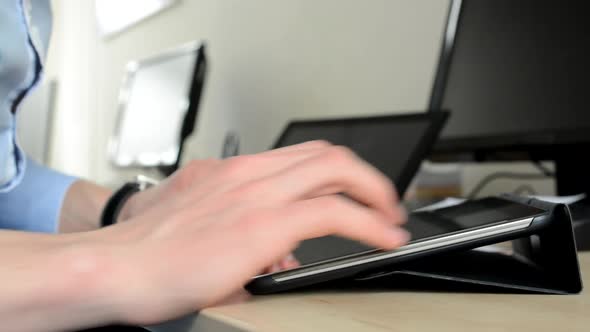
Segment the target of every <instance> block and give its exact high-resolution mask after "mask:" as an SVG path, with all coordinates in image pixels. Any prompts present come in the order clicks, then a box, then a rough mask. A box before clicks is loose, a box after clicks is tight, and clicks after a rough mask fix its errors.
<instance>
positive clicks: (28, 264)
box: [0, 231, 121, 331]
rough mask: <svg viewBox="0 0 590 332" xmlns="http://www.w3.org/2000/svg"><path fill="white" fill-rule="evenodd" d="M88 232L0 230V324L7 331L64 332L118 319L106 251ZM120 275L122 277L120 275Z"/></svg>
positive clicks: (110, 264) (111, 272)
mask: <svg viewBox="0 0 590 332" xmlns="http://www.w3.org/2000/svg"><path fill="white" fill-rule="evenodd" d="M90 237H91V235H90V234H69V235H42V234H30V233H21V232H9V231H0V276H1V279H2V282H1V283H0V294H1V298H2V300H1V301H0V321H1V322H2V326H3V328H2V329H3V330H4V329H5V330H7V331H63V330H70V329H80V328H84V327H88V326H93V325H95V324H99V323H100V324H108V323H110V322H112V321H114V320H116V318H115V317H116V315H114V312H115V309H116V308H115V306H114V305H113V303H109V301H113V299H115V298H116V294H115V293H116V290H115V288H114V287H113V286H112V285H109V284H108V282H109V280H111V279H110V278H109V276H112V274H113V272H114V271H113V266H114V265H113V264H112V262H111V259H110V257H109V256H108V252H109V251H108V250H104V249H103V248H99V247H98V245H95V244H94V243H96V241H93V240H92V239H90ZM120 277H121V276H120Z"/></svg>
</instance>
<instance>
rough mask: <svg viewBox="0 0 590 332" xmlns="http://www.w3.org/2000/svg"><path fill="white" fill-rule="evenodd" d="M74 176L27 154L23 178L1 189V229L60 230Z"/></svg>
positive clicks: (47, 231) (44, 231)
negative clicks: (40, 162)
mask: <svg viewBox="0 0 590 332" xmlns="http://www.w3.org/2000/svg"><path fill="white" fill-rule="evenodd" d="M75 180H76V178H74V177H71V176H67V175H64V174H61V173H58V172H55V171H53V170H50V169H48V168H45V167H43V166H41V165H39V164H37V163H36V162H35V161H33V160H32V159H30V158H27V159H26V168H25V172H24V176H23V178H22V181H21V182H20V183H19V184H18V185H17V186H16V187H15V188H14V189H13V190H11V191H9V192H5V193H0V229H11V230H19V231H29V232H38V233H57V231H58V226H59V225H58V224H59V217H60V211H61V207H62V204H63V200H64V197H65V195H66V192H67V190H68V189H69V187H70V185H71V184H72V183H73V182H74V181H75Z"/></svg>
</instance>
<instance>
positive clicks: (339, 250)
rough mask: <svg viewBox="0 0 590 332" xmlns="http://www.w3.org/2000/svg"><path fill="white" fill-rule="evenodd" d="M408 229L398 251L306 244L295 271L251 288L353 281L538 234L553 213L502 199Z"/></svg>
mask: <svg viewBox="0 0 590 332" xmlns="http://www.w3.org/2000/svg"><path fill="white" fill-rule="evenodd" d="M408 219H409V220H408V223H407V224H406V225H404V228H406V229H407V230H408V231H409V232H410V233H411V234H412V240H411V241H410V242H409V243H408V244H406V245H405V246H402V247H400V248H398V249H395V250H391V251H384V250H379V249H376V248H372V247H368V246H365V245H363V244H361V243H358V242H355V241H351V240H348V239H344V238H340V237H335V236H327V237H321V238H316V239H311V240H306V241H303V242H302V243H301V245H300V246H299V248H298V249H296V250H295V252H294V255H295V257H296V258H297V259H298V260H299V262H300V263H301V266H300V267H299V268H296V269H292V270H287V271H281V272H277V273H272V274H266V275H260V276H257V277H255V278H254V279H253V280H252V281H251V282H250V283H249V284H248V285H246V289H247V290H248V291H250V292H251V293H253V294H269V293H275V292H282V291H286V290H291V289H295V288H300V287H303V286H310V285H314V284H318V283H322V282H327V281H330V280H336V279H342V278H350V277H354V276H356V275H360V274H366V273H367V272H369V271H372V270H375V269H379V268H384V267H386V266H387V267H391V266H392V265H394V264H397V263H401V262H405V261H409V260H412V259H416V258H419V257H422V256H425V255H432V254H437V253H443V252H449V251H451V250H456V249H472V248H477V247H481V246H485V245H490V244H494V243H498V242H502V241H506V240H510V239H514V238H517V237H520V236H522V235H523V234H527V233H530V234H532V233H534V232H536V231H538V230H539V229H541V228H543V227H545V226H546V225H547V224H548V223H549V220H550V216H549V213H548V212H547V211H545V210H542V209H538V208H536V207H532V206H528V205H524V204H521V203H517V202H513V201H511V200H507V199H504V198H500V197H487V198H483V199H479V200H473V201H467V202H465V203H462V204H459V205H456V206H452V207H447V208H443V209H438V210H434V211H422V212H414V213H411V214H410V215H409V218H408Z"/></svg>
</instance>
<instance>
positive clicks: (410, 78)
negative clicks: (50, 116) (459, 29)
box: [49, 0, 448, 182]
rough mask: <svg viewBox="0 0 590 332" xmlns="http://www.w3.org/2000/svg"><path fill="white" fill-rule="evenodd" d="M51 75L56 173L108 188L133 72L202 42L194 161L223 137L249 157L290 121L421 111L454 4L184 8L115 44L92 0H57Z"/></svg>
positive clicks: (349, 1) (374, 1) (211, 152)
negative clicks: (114, 140) (236, 137)
mask: <svg viewBox="0 0 590 332" xmlns="http://www.w3.org/2000/svg"><path fill="white" fill-rule="evenodd" d="M53 3H54V10H55V16H56V17H55V19H56V29H55V31H54V38H53V45H52V48H51V51H50V52H51V55H50V67H51V68H50V70H49V71H50V75H55V76H57V77H58V79H59V81H60V83H61V86H60V91H59V97H58V116H57V131H58V132H59V134H58V135H57V136H56V137H55V138H54V142H53V143H54V152H53V157H52V159H51V160H52V165H53V166H54V167H56V168H59V169H62V170H66V171H68V172H71V173H75V174H79V175H82V176H87V177H90V178H92V179H95V180H98V181H101V182H110V181H113V180H114V179H118V178H120V177H121V174H120V173H119V172H115V171H114V170H113V169H112V168H111V166H110V165H109V164H108V162H107V161H106V156H105V153H106V152H105V151H106V148H107V140H108V136H109V135H110V134H111V132H112V129H113V121H114V118H115V109H116V100H117V93H118V88H119V84H120V81H121V78H122V74H123V68H124V66H125V64H126V63H127V62H128V61H130V60H132V59H136V58H141V57H145V56H147V55H151V54H153V53H157V52H159V51H161V50H162V49H166V48H170V47H174V46H176V45H178V44H181V43H183V42H186V41H189V40H194V39H206V40H207V41H208V44H209V57H210V59H211V71H210V76H209V80H208V82H207V88H206V94H205V98H204V101H203V104H202V113H201V114H200V116H199V122H198V127H197V129H196V135H195V137H194V139H193V140H192V141H191V142H190V143H189V145H188V150H189V157H191V158H202V157H208V156H218V155H219V152H220V149H221V144H222V138H223V135H224V133H225V132H226V130H228V129H233V130H237V131H238V132H239V134H240V136H241V137H242V139H243V142H242V143H243V144H242V147H243V148H244V151H247V152H253V151H260V150H264V149H266V148H268V147H269V145H270V144H271V142H272V140H274V138H275V136H276V135H277V134H278V132H279V131H280V130H281V128H282V126H283V125H284V123H285V121H287V120H288V119H290V118H293V117H310V116H311V117H326V116H338V115H351V114H376V113H387V112H405V111H422V110H424V108H425V106H426V104H427V99H428V95H429V92H430V88H431V81H432V79H433V73H434V68H435V66H436V61H437V57H438V50H439V43H440V37H441V33H442V29H443V26H444V22H445V18H446V11H447V5H448V2H447V1H433V0H413V1H402V0H365V1H355V0H298V1H294V0H249V1H240V0H184V1H181V2H180V4H179V5H177V6H175V7H173V8H171V9H168V10H166V11H165V12H163V13H161V14H160V15H157V16H155V17H153V18H151V19H148V20H147V21H144V22H142V23H140V24H139V25H137V26H135V27H133V28H131V29H130V30H128V31H125V32H123V33H122V34H120V35H117V36H115V37H113V38H110V39H108V40H103V39H101V38H100V37H99V36H98V34H97V30H96V26H95V20H94V2H93V1H65V0H55V1H53Z"/></svg>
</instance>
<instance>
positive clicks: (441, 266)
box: [336, 196, 582, 294]
mask: <svg viewBox="0 0 590 332" xmlns="http://www.w3.org/2000/svg"><path fill="white" fill-rule="evenodd" d="M504 198H508V199H512V200H515V201H518V202H520V203H526V204H530V205H532V206H535V207H538V208H541V209H544V210H547V211H549V212H550V214H551V221H550V224H549V226H548V227H547V228H545V229H544V230H541V231H539V232H538V233H537V234H531V235H530V236H526V237H522V238H519V239H515V240H513V241H512V244H513V252H512V253H511V254H505V253H499V252H489V251H480V250H466V251H458V252H453V253H446V254H438V255H434V256H428V257H423V258H420V259H418V260H416V261H412V262H409V263H402V264H398V265H396V266H395V268H391V269H390V270H383V269H381V270H379V271H371V272H368V273H366V274H364V275H361V276H357V277H356V278H355V279H353V280H341V281H339V282H338V284H337V286H336V287H338V288H341V287H345V288H363V289H366V288H378V289H383V288H386V289H391V288H396V289H420V290H442V291H478V292H481V291H485V292H512V293H515V292H516V293H541V294H576V293H579V292H581V290H582V278H581V275H580V268H579V264H578V256H577V250H576V243H575V238H574V233H573V229H572V219H571V215H570V211H569V209H568V207H567V206H566V205H563V204H554V203H548V202H544V201H540V200H537V199H529V198H520V197H516V196H504Z"/></svg>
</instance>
